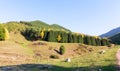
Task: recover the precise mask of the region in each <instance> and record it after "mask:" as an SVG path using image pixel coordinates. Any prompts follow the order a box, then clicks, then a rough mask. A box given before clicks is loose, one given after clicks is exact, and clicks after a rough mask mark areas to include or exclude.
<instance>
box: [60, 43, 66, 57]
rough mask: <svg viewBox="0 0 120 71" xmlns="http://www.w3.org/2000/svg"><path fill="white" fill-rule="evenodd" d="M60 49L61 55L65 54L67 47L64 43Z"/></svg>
mask: <svg viewBox="0 0 120 71" xmlns="http://www.w3.org/2000/svg"><path fill="white" fill-rule="evenodd" d="M59 51H60V54H61V55H63V54H65V51H66V50H65V47H64V46H63V45H61V46H60V49H59Z"/></svg>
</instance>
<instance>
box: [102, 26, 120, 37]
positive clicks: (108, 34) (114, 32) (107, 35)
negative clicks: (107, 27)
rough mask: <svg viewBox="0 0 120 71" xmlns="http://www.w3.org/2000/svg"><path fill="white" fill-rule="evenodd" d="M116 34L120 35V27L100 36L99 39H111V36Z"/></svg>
mask: <svg viewBox="0 0 120 71" xmlns="http://www.w3.org/2000/svg"><path fill="white" fill-rule="evenodd" d="M118 33H120V27H118V28H115V29H113V30H111V31H109V32H107V33H105V34H102V35H100V37H111V36H114V35H116V34H118Z"/></svg>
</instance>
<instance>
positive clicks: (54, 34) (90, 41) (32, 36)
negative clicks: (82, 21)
mask: <svg viewBox="0 0 120 71" xmlns="http://www.w3.org/2000/svg"><path fill="white" fill-rule="evenodd" d="M22 34H23V35H24V36H25V37H26V38H27V39H29V40H44V41H48V42H60V43H82V44H86V45H93V46H107V45H109V44H110V43H109V40H108V39H106V38H100V37H97V36H89V35H84V34H80V33H73V32H65V31H53V30H45V29H43V30H41V31H40V30H36V29H33V28H27V29H26V30H24V31H23V32H22Z"/></svg>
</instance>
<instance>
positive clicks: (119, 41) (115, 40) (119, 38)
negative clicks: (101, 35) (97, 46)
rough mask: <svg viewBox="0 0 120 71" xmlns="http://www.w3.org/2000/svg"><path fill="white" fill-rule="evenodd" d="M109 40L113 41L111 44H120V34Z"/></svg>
mask: <svg viewBox="0 0 120 71" xmlns="http://www.w3.org/2000/svg"><path fill="white" fill-rule="evenodd" d="M109 39H111V42H112V43H114V44H120V33H118V34H116V35H114V36H112V37H109Z"/></svg>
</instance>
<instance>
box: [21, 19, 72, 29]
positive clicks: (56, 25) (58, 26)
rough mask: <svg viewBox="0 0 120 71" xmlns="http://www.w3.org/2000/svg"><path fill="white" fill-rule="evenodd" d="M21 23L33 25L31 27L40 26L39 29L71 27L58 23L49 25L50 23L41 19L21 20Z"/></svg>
mask: <svg viewBox="0 0 120 71" xmlns="http://www.w3.org/2000/svg"><path fill="white" fill-rule="evenodd" d="M20 23H23V24H25V25H28V26H31V27H35V28H39V29H40V28H41V29H43V28H45V29H51V30H64V31H70V30H69V29H66V28H64V27H62V26H60V25H58V24H53V25H49V24H47V23H45V22H42V21H39V20H35V21H30V22H25V21H20Z"/></svg>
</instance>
